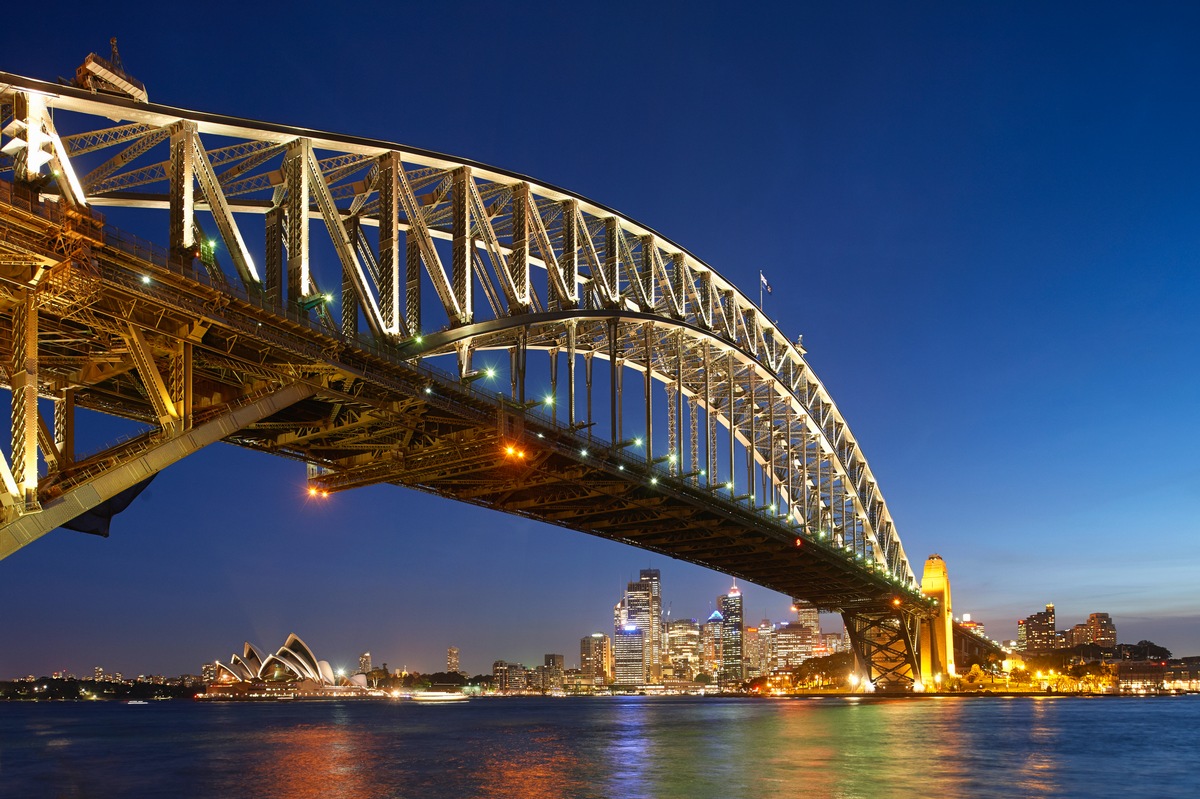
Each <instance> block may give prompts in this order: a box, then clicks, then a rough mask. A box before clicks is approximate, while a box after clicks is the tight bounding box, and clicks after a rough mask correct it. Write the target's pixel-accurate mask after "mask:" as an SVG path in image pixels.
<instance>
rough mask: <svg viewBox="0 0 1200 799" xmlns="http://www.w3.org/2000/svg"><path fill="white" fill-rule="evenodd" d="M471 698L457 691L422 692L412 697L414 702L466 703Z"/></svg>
mask: <svg viewBox="0 0 1200 799" xmlns="http://www.w3.org/2000/svg"><path fill="white" fill-rule="evenodd" d="M470 698H471V697H469V696H467V695H466V694H462V693H459V692H457V691H422V692H420V693H416V694H413V695H412V700H413V701H414V702H466V701H467V700H468V699H470Z"/></svg>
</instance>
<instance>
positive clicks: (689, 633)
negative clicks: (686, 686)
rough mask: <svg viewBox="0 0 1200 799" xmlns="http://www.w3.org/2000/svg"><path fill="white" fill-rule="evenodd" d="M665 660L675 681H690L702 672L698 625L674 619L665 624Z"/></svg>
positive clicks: (687, 620) (688, 620)
mask: <svg viewBox="0 0 1200 799" xmlns="http://www.w3.org/2000/svg"><path fill="white" fill-rule="evenodd" d="M667 659H668V660H669V661H670V663H671V671H672V673H673V676H674V677H675V679H677V680H692V679H695V677H696V675H697V674H699V673H700V672H701V671H702V670H703V667H702V664H701V662H700V623H699V622H698V621H696V620H695V619H675V620H674V621H672V622H670V623H669V624H667Z"/></svg>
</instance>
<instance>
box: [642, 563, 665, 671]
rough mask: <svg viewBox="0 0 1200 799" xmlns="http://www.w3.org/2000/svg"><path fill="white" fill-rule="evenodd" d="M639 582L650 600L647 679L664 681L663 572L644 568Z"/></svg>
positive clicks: (647, 631) (647, 633)
mask: <svg viewBox="0 0 1200 799" xmlns="http://www.w3.org/2000/svg"><path fill="white" fill-rule="evenodd" d="M638 582H639V583H641V584H642V585H644V586H645V587H646V591H647V593H648V594H649V600H650V603H649V604H650V612H649V614H648V618H647V620H646V622H647V623H646V627H644V628H643V629H645V631H646V636H647V641H646V644H647V646H646V661H647V666H646V673H647V681H648V682H651V683H660V682H662V663H663V655H665V654H666V646H665V643H664V641H663V613H662V573H661V572H660V571H659V570H658V569H642V570H641V571H640V572H638Z"/></svg>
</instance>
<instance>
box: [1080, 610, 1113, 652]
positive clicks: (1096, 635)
mask: <svg viewBox="0 0 1200 799" xmlns="http://www.w3.org/2000/svg"><path fill="white" fill-rule="evenodd" d="M1087 626H1088V631H1089V633H1090V634H1091V641H1090V643H1093V644H1095V645H1096V646H1102V647H1105V648H1106V649H1111V648H1113V647H1115V646H1116V645H1117V626H1116V625H1115V624H1113V620H1112V616H1110V615H1108V614H1107V613H1092V614H1091V615H1089V616H1088V620H1087Z"/></svg>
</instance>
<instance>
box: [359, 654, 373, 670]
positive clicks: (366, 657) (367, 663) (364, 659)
mask: <svg viewBox="0 0 1200 799" xmlns="http://www.w3.org/2000/svg"><path fill="white" fill-rule="evenodd" d="M370 671H371V653H370V652H363V653H362V654H361V655H359V656H358V673H359V674H369V673H370Z"/></svg>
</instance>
